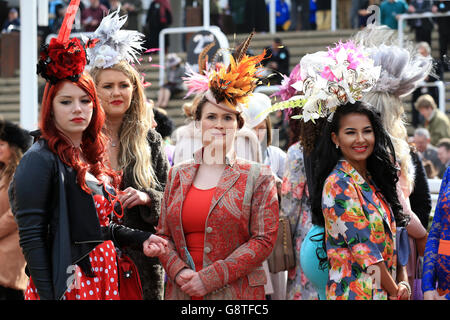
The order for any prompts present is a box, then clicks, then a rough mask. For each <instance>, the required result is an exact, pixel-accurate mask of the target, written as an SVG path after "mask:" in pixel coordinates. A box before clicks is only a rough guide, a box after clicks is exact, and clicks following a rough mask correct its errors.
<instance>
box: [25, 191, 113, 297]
mask: <svg viewBox="0 0 450 320" xmlns="http://www.w3.org/2000/svg"><path fill="white" fill-rule="evenodd" d="M93 198H94V202H95V207H96V209H97V215H98V218H99V221H100V225H101V226H108V225H109V217H108V216H109V215H110V214H111V213H112V212H113V208H112V205H111V203H110V202H109V201H108V199H107V198H105V197H104V196H102V195H99V194H96V195H94V196H93ZM89 261H90V263H91V266H92V271H93V273H94V274H95V277H94V278H90V277H87V276H86V275H85V274H84V272H83V271H82V270H81V268H80V267H78V266H75V273H74V274H73V276H72V278H73V282H72V285H71V286H70V287H69V288H68V289H67V291H66V293H65V294H64V296H63V300H120V299H119V283H118V273H117V263H116V250H115V247H114V244H113V242H112V241H110V240H109V241H105V242H103V243H102V244H99V245H98V246H97V247H95V248H94V250H92V251H91V252H90V253H89ZM25 299H26V300H39V295H38V293H37V290H36V287H35V286H34V283H33V280H32V279H31V278H30V281H29V283H28V286H27V289H26V290H25Z"/></svg>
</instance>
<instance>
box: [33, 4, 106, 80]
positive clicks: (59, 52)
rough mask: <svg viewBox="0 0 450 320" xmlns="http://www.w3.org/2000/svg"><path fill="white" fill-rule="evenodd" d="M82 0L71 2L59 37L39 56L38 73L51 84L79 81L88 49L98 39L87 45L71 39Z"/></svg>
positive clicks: (42, 50) (46, 46) (44, 47)
mask: <svg viewBox="0 0 450 320" xmlns="http://www.w3.org/2000/svg"><path fill="white" fill-rule="evenodd" d="M79 5H80V0H71V1H70V4H69V6H68V8H67V12H66V16H65V17H64V21H63V23H62V25H61V29H60V30H59V33H58V37H57V38H52V39H51V40H50V43H49V44H48V45H44V46H43V47H42V49H41V53H40V55H39V62H38V64H37V73H38V74H40V75H41V76H42V77H43V78H44V79H45V80H47V81H49V82H50V83H51V84H55V83H57V82H58V81H61V80H66V79H67V80H70V81H73V82H76V81H78V79H79V78H80V76H81V74H82V73H83V71H84V68H85V66H86V64H87V63H88V61H87V56H86V48H92V47H94V46H95V44H96V43H97V41H98V39H90V40H89V41H87V43H86V44H85V43H84V42H83V41H81V40H80V39H78V38H72V39H69V36H70V32H71V30H72V25H73V21H74V19H75V15H76V13H77V11H78V7H79Z"/></svg>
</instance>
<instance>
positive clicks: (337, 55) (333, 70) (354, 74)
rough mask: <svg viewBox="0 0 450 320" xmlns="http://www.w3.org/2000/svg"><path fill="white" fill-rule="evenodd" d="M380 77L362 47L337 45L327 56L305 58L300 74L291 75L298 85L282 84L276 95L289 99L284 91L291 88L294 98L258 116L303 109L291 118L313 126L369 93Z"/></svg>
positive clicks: (317, 55) (319, 55)
mask: <svg viewBox="0 0 450 320" xmlns="http://www.w3.org/2000/svg"><path fill="white" fill-rule="evenodd" d="M379 76H380V67H379V66H378V67H377V66H374V61H373V60H372V59H371V58H369V56H368V53H367V52H365V51H364V49H363V47H362V46H356V45H355V44H354V43H353V42H352V41H347V42H345V43H342V42H339V43H338V44H336V46H335V47H334V48H328V52H325V51H319V52H316V53H313V54H308V55H305V56H304V57H303V58H302V59H301V61H300V66H299V70H296V74H295V75H293V77H295V78H296V79H297V81H296V82H295V83H294V84H289V82H288V81H287V80H285V83H284V85H283V86H282V89H281V92H280V91H278V92H277V93H276V94H275V95H279V96H281V95H291V94H292V91H290V92H289V93H288V92H287V89H286V87H288V85H290V86H291V87H292V88H294V89H295V91H296V92H297V95H293V96H291V98H290V99H289V100H287V101H283V102H279V103H275V104H274V105H273V106H272V107H271V108H270V109H268V110H266V111H264V112H263V113H261V115H262V114H267V113H270V112H273V111H277V110H283V109H288V108H302V112H301V114H300V115H297V116H293V117H292V118H295V119H303V121H305V122H307V121H309V120H311V121H312V122H314V120H315V119H319V118H323V117H328V118H329V119H331V117H330V116H332V114H334V111H335V110H336V108H337V107H338V106H340V105H343V104H345V103H347V102H351V103H353V102H355V101H356V100H360V99H361V98H362V95H363V93H364V92H367V91H370V90H371V89H372V87H373V86H374V85H375V84H376V82H377V80H378V78H379ZM289 89H290V88H289ZM261 115H260V116H261Z"/></svg>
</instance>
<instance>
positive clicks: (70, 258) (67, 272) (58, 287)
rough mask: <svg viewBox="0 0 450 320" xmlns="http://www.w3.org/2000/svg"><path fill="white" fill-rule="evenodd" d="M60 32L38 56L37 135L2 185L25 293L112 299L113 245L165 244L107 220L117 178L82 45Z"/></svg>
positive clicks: (148, 249)
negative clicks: (41, 83)
mask: <svg viewBox="0 0 450 320" xmlns="http://www.w3.org/2000/svg"><path fill="white" fill-rule="evenodd" d="M73 2H76V1H73ZM71 5H72V3H71ZM68 12H72V13H73V12H76V10H68ZM66 29H68V30H70V24H68V27H67V28H66ZM61 30H64V28H63V27H62V28H61ZM61 34H62V35H63V36H65V37H63V36H61V37H60V36H58V38H57V39H56V38H55V39H52V41H51V42H50V44H49V46H48V48H46V49H45V50H44V51H43V52H42V53H41V55H40V59H41V60H40V61H39V64H38V72H39V73H40V74H41V75H42V76H43V77H44V78H45V79H47V80H48V83H47V85H46V87H45V91H44V96H43V99H42V108H41V122H40V130H41V137H40V139H39V140H38V141H37V142H36V143H34V145H33V146H32V147H31V148H30V149H29V150H28V151H27V153H25V155H24V156H23V158H22V160H21V161H20V163H19V165H18V167H17V169H16V173H15V176H14V178H13V181H12V182H11V185H10V189H9V197H10V202H11V209H12V211H13V213H14V214H15V217H16V220H17V224H18V226H19V236H20V245H21V247H22V250H23V253H24V256H25V260H26V262H27V269H28V272H29V275H30V282H29V284H28V287H27V290H26V291H25V298H26V299H67V300H85V299H86V300H87V299H94V300H95V299H97V300H104V299H120V297H119V286H118V272H117V265H116V252H115V245H117V246H119V247H124V246H130V247H136V248H142V249H143V251H144V252H145V253H146V254H147V255H149V256H155V255H158V254H161V253H164V252H165V250H166V249H165V245H166V241H165V240H163V239H161V238H159V237H157V236H155V235H152V234H151V233H149V232H143V231H139V230H134V229H129V228H127V227H124V226H120V225H116V224H115V223H113V222H111V221H110V218H111V217H112V216H113V215H119V216H120V215H122V208H121V204H120V201H118V197H117V194H116V192H115V190H116V189H115V188H117V187H118V185H119V183H120V178H119V177H118V175H117V174H116V173H115V171H113V170H112V169H110V168H109V167H108V166H107V165H106V162H105V160H104V159H105V157H106V156H105V136H104V135H103V134H102V127H103V125H104V120H105V114H104V111H103V109H102V108H101V106H100V102H99V99H98V97H97V93H96V91H95V84H94V82H93V80H92V78H91V77H90V76H89V75H87V74H84V73H83V70H84V66H85V65H86V58H85V55H84V54H85V51H84V50H85V48H84V47H83V45H82V44H81V43H80V41H79V40H78V39H76V38H74V39H71V40H69V39H68V33H64V32H62V31H61V33H60V35H61ZM88 45H89V43H88ZM60 61H66V62H67V64H65V65H61V64H60ZM113 241H114V242H113Z"/></svg>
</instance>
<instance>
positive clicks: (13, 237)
mask: <svg viewBox="0 0 450 320" xmlns="http://www.w3.org/2000/svg"><path fill="white" fill-rule="evenodd" d="M3 184H4V182H3V181H0V186H2V185H3ZM25 265H26V263H25V258H24V257H23V254H22V249H21V248H20V245H19V230H18V227H17V223H16V220H15V219H14V216H13V214H12V212H11V208H10V207H9V200H8V187H4V188H1V189H0V285H1V286H3V287H7V288H12V289H16V290H25V288H26V286H27V282H28V277H27V276H26V274H25Z"/></svg>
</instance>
